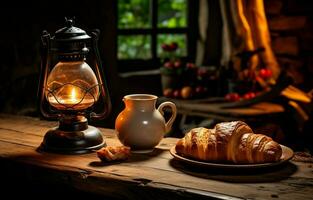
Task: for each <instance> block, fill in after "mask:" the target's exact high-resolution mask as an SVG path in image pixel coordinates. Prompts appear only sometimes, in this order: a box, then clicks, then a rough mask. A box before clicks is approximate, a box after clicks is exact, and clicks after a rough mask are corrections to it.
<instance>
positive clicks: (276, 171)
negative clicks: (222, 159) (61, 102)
mask: <svg viewBox="0 0 313 200" xmlns="http://www.w3.org/2000/svg"><path fill="white" fill-rule="evenodd" d="M56 124H57V123H56V122H48V121H42V120H39V119H36V118H30V117H16V116H6V115H0V160H1V163H3V162H5V163H11V164H12V165H23V166H24V168H23V169H25V171H27V176H28V177H36V179H37V180H41V181H62V182H63V183H64V184H67V185H70V186H71V187H74V188H77V189H79V190H83V191H88V192H91V193H96V194H103V195H105V196H109V197H114V198H117V199H122V198H123V199H125V198H126V199H148V198H149V199H150V198H151V199H183V198H186V199H193V198H197V199H199V198H200V199H204V198H208V199H271V198H273V199H289V200H291V199H313V171H312V170H313V168H312V164H310V163H303V162H294V161H292V162H289V163H287V164H286V165H284V166H281V167H278V168H271V169H267V170H261V171H259V170H258V171H254V170H251V171H250V170H245V171H231V170H230V171H228V170H227V171H225V170H223V169H211V168H198V167H192V166H186V165H185V164H183V163H180V162H179V161H177V160H174V159H173V157H172V156H171V155H170V153H169V151H168V150H169V149H170V148H171V147H172V146H173V145H175V143H176V141H177V139H175V138H165V139H163V140H162V141H161V143H160V144H159V145H158V147H157V148H156V149H155V151H154V152H152V153H149V154H132V156H131V158H130V159H129V160H127V161H124V162H120V163H102V162H100V160H99V159H98V158H97V156H96V153H90V154H83V155H59V154H52V153H42V152H41V153H40V152H38V151H36V148H37V147H38V146H39V145H40V143H41V141H42V138H43V135H44V134H45V133H46V131H47V130H48V129H49V128H51V127H54V126H56ZM101 130H102V132H103V135H104V137H105V139H106V141H107V144H108V145H113V146H114V145H120V143H119V141H118V140H117V138H116V135H115V132H114V130H110V129H101ZM32 169H34V170H32ZM12 170H14V168H12ZM45 172H46V173H45ZM2 173H8V172H2ZM19 173H23V172H19ZM25 173H26V172H25ZM30 174H31V175H30ZM43 174H44V175H43ZM56 177H57V178H56Z"/></svg>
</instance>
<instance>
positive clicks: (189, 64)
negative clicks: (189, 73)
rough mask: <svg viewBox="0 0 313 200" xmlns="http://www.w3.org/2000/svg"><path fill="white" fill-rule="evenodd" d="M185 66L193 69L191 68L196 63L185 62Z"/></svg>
mask: <svg viewBox="0 0 313 200" xmlns="http://www.w3.org/2000/svg"><path fill="white" fill-rule="evenodd" d="M186 67H187V68H188V69H193V68H195V67H196V65H195V64H194V63H187V64H186Z"/></svg>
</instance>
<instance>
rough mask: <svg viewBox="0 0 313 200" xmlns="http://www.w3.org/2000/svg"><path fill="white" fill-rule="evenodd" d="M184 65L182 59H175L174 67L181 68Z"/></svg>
mask: <svg viewBox="0 0 313 200" xmlns="http://www.w3.org/2000/svg"><path fill="white" fill-rule="evenodd" d="M181 66H182V63H181V62H180V61H175V63H174V67H176V68H179V67H181Z"/></svg>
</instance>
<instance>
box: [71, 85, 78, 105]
mask: <svg viewBox="0 0 313 200" xmlns="http://www.w3.org/2000/svg"><path fill="white" fill-rule="evenodd" d="M78 101H79V99H77V94H76V90H75V87H73V88H72V91H71V95H70V98H69V102H72V103H78Z"/></svg>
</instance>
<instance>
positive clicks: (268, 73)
mask: <svg viewBox="0 0 313 200" xmlns="http://www.w3.org/2000/svg"><path fill="white" fill-rule="evenodd" d="M259 76H260V77H261V78H264V79H267V78H270V77H271V76H272V71H271V70H270V69H261V70H260V72H259Z"/></svg>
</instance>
